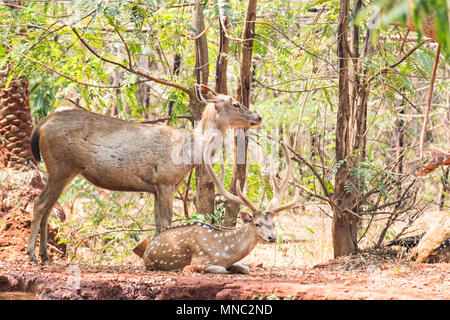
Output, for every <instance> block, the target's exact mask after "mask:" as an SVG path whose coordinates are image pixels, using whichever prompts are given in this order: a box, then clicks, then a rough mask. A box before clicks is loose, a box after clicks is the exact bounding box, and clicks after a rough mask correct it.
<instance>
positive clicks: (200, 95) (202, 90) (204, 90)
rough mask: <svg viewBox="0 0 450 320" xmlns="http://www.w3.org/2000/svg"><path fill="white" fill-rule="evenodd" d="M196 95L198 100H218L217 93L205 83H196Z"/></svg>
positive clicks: (207, 101)
mask: <svg viewBox="0 0 450 320" xmlns="http://www.w3.org/2000/svg"><path fill="white" fill-rule="evenodd" d="M195 95H196V96H197V99H198V100H200V101H202V102H205V103H210V102H216V101H217V93H216V92H215V91H214V90H212V89H210V88H208V87H207V86H205V85H203V84H198V83H196V84H195Z"/></svg>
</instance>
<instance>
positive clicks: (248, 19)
mask: <svg viewBox="0 0 450 320" xmlns="http://www.w3.org/2000/svg"><path fill="white" fill-rule="evenodd" d="M256 4H257V0H248V4H247V10H246V13H245V25H244V30H243V34H242V51H241V57H240V70H239V82H238V87H237V91H236V100H238V101H239V102H240V103H242V104H243V105H245V106H247V107H249V106H250V99H251V97H250V91H251V82H252V74H251V67H252V55H253V38H254V35H255V21H256ZM247 146H248V136H247V134H246V130H242V129H239V130H238V132H237V133H236V135H235V143H234V165H233V176H232V177H231V185H230V192H231V193H233V194H236V182H237V181H238V180H239V182H240V186H241V188H242V189H244V185H245V179H246V175H247ZM238 213H239V205H238V204H236V203H233V202H230V201H227V206H226V215H225V220H224V225H225V226H227V227H232V226H234V224H235V223H236V218H237V215H238Z"/></svg>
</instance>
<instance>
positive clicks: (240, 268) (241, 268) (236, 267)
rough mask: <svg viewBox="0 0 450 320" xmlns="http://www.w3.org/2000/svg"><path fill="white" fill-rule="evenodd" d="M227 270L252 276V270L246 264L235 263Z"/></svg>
mask: <svg viewBox="0 0 450 320" xmlns="http://www.w3.org/2000/svg"><path fill="white" fill-rule="evenodd" d="M227 270H228V271H230V272H232V273H243V274H250V268H249V267H248V266H246V265H245V264H242V263H239V262H236V263H233V264H232V265H231V266H229V267H228V268H227Z"/></svg>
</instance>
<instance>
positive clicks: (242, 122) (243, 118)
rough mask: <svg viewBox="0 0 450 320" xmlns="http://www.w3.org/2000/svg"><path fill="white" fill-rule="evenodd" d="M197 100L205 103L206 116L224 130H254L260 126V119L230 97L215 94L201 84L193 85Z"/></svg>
mask: <svg viewBox="0 0 450 320" xmlns="http://www.w3.org/2000/svg"><path fill="white" fill-rule="evenodd" d="M195 94H196V95H197V99H198V100H200V101H202V102H205V103H206V104H207V107H206V109H205V112H206V114H207V115H210V116H214V117H215V120H216V121H218V122H220V123H221V126H223V127H226V128H255V127H259V125H260V124H261V117H260V116H259V115H258V114H257V113H256V112H253V111H250V110H249V109H248V108H247V107H246V106H244V105H242V104H241V103H239V102H238V101H236V100H235V99H233V98H232V97H230V96H227V95H224V94H219V93H216V92H215V91H214V90H212V89H210V88H208V87H207V86H205V85H202V84H200V85H199V84H195Z"/></svg>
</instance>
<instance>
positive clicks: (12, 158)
mask: <svg viewBox="0 0 450 320" xmlns="http://www.w3.org/2000/svg"><path fill="white" fill-rule="evenodd" d="M0 77H1V78H3V79H0V85H1V89H0V152H1V161H0V166H1V167H4V168H13V169H16V170H21V171H27V170H30V169H31V168H32V167H31V166H30V164H31V163H34V164H36V161H35V160H34V158H33V155H32V153H31V146H30V136H31V131H32V130H33V125H32V123H31V113H30V107H29V105H30V102H29V91H28V82H26V81H24V80H23V79H15V80H12V81H11V82H10V84H9V87H8V88H7V89H4V86H5V82H6V79H5V77H4V76H1V75H0ZM2 80H4V81H2Z"/></svg>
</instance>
